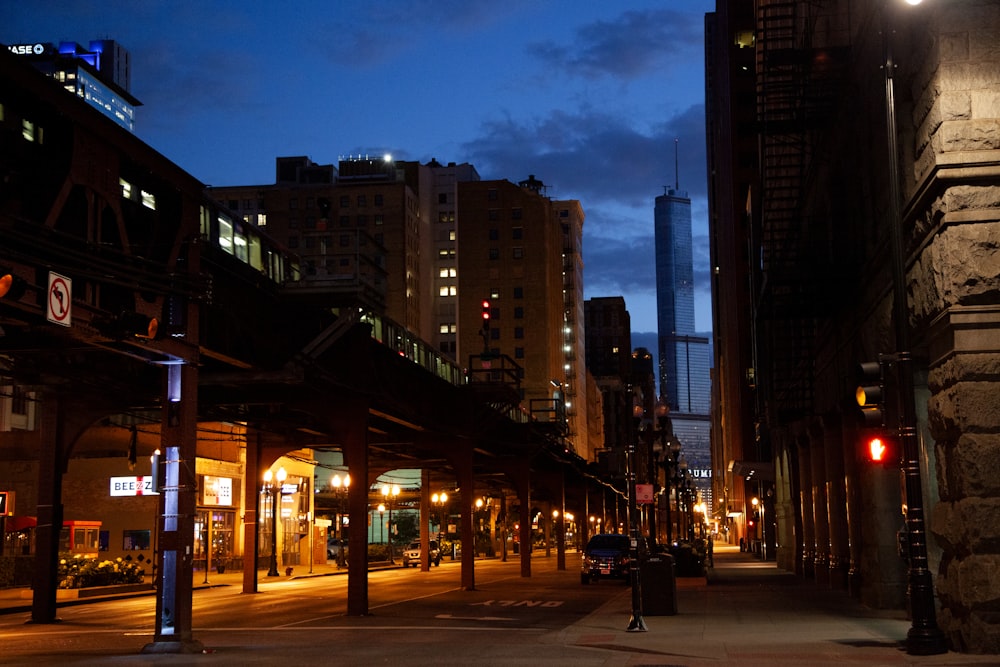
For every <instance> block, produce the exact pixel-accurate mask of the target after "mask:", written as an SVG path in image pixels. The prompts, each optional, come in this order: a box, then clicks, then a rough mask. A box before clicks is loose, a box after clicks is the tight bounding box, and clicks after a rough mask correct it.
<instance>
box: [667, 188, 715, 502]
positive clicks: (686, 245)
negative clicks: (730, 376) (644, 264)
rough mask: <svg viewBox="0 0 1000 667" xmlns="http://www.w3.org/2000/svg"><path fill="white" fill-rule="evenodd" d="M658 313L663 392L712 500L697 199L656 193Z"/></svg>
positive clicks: (677, 432) (673, 192)
mask: <svg viewBox="0 0 1000 667" xmlns="http://www.w3.org/2000/svg"><path fill="white" fill-rule="evenodd" d="M654 223H655V231H656V316H657V318H656V319H657V329H658V331H657V338H658V346H657V347H658V352H659V384H660V395H661V397H662V398H663V399H664V400H665V401H666V403H667V405H668V406H669V408H670V418H671V423H672V425H673V431H674V435H675V436H676V437H677V439H678V440H679V441H680V443H681V447H682V452H683V456H684V457H685V459H686V460H687V462H688V470H690V471H691V474H692V475H693V476H694V478H695V482H696V483H697V485H698V490H699V493H700V494H701V496H702V499H703V500H704V501H705V502H706V503H707V504H708V505H709V506H711V503H712V487H711V477H712V449H711V429H710V417H711V375H710V368H711V362H710V348H709V344H708V337H707V336H705V335H699V334H697V333H696V332H695V321H694V267H693V253H692V245H691V200H690V199H689V198H688V196H687V192H684V191H682V190H679V189H677V188H673V189H668V190H667V191H666V192H665V193H664V194H663V195H660V196H659V197H657V198H656V202H655V208H654Z"/></svg>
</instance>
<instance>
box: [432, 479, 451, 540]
mask: <svg viewBox="0 0 1000 667" xmlns="http://www.w3.org/2000/svg"><path fill="white" fill-rule="evenodd" d="M447 502H448V494H447V493H445V492H444V491H442V492H441V493H434V494H432V495H431V503H433V504H434V506H435V507H437V508H438V549H441V548H442V546H443V545H442V544H441V542H442V541H444V505H445V503H447Z"/></svg>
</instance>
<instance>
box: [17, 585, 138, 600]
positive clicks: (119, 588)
mask: <svg viewBox="0 0 1000 667" xmlns="http://www.w3.org/2000/svg"><path fill="white" fill-rule="evenodd" d="M150 590H153V585H152V584H117V585H114V586H92V587H90V588H57V589H56V600H76V599H78V598H89V597H95V596H98V595H119V594H121V593H139V592H144V591H150ZM34 594H35V592H34V591H33V590H31V589H30V588H27V589H24V590H22V591H21V598H22V599H31V598H32V597H33V596H34Z"/></svg>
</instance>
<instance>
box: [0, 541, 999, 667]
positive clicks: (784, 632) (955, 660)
mask: <svg viewBox="0 0 1000 667" xmlns="http://www.w3.org/2000/svg"><path fill="white" fill-rule="evenodd" d="M578 557H579V556H578V554H576V553H570V554H568V555H567V569H566V570H564V571H558V570H556V559H555V557H554V556H552V557H550V558H545V557H543V556H542V555H539V556H538V557H536V558H534V559H533V561H532V574H533V576H532V577H531V578H530V579H524V578H521V577H520V576H519V567H518V564H517V562H516V561H514V560H510V561H508V562H506V563H503V562H500V561H497V560H486V561H477V562H476V590H474V591H463V590H460V588H459V587H458V581H459V565H458V563H457V562H452V561H447V560H446V561H444V562H443V563H442V565H441V567H438V568H431V570H430V571H429V572H420V571H419V570H417V569H413V568H410V569H402V568H397V569H386V570H381V571H373V572H371V574H370V583H371V586H370V596H369V600H370V608H371V613H370V614H369V615H368V616H365V617H348V616H345V609H346V605H345V587H346V583H347V577H346V576H343V575H338V574H332V575H331V576H301V577H292V578H286V577H281V578H280V579H279V580H268V579H267V577H264V576H262V577H261V584H260V592H259V593H258V594H256V595H249V596H248V595H243V594H241V593H240V592H239V586H238V585H236V583H235V582H236V578H232V579H230V578H229V577H233V576H234V575H229V574H227V575H222V576H212V577H210V578H209V579H210V586H209V587H202V588H199V589H198V590H196V591H195V593H194V603H195V607H194V609H195V616H194V624H193V625H194V637H195V639H196V640H198V641H199V642H201V643H202V644H203V645H204V653H202V654H198V655H146V654H142V653H141V650H142V647H143V646H145V645H146V644H147V643H149V642H150V641H151V639H152V627H153V619H152V614H153V613H154V598H153V596H151V595H145V596H141V597H133V598H128V599H119V600H102V601H97V602H92V603H87V604H77V605H72V606H61V607H60V610H59V616H60V619H61V622H60V623H58V624H54V625H26V624H25V621H26V620H27V619H28V617H29V615H28V614H26V613H23V612H17V613H6V614H3V615H0V646H2V647H3V659H2V662H3V664H10V665H39V664H60V665H190V664H198V665H202V664H203V665H275V664H283V663H288V662H294V663H296V664H334V663H335V664H342V665H377V664H384V665H408V666H416V665H427V664H442V665H476V666H477V667H483V666H489V665H497V666H501V665H503V666H506V665H538V664H550V665H573V666H574V667H590V666H595V667H596V666H599V665H600V666H607V665H686V666H698V665H741V666H751V667H752V666H754V665H769V666H772V665H789V666H791V665H796V666H802V665H809V666H816V665H837V666H838V667H843V665H851V664H857V665H866V666H867V665H928V666H931V665H996V664H997V661H996V656H975V655H963V654H958V653H947V654H945V655H938V656H911V655H908V654H907V653H906V652H905V650H904V649H903V648H902V642H903V640H904V639H905V637H906V632H907V630H908V629H909V626H910V624H909V622H908V621H907V620H906V618H905V614H903V613H902V612H899V611H877V610H871V609H866V608H863V607H861V606H860V605H858V604H857V603H856V602H855V601H854V600H852V599H851V598H850V597H848V596H847V594H846V593H845V592H843V591H831V590H829V589H827V588H823V587H818V586H816V585H815V584H814V583H812V582H809V581H804V580H802V579H800V578H799V577H796V576H795V575H792V574H789V573H787V572H782V571H779V570H777V569H775V567H774V565H773V563H761V562H760V561H757V560H755V559H754V558H753V557H752V556H751V555H749V554H744V553H741V552H739V551H738V550H736V549H734V548H732V547H725V546H720V547H717V548H716V567H715V568H714V569H713V570H712V571H711V572H710V573H709V577H708V579H707V581H706V580H705V579H680V580H678V582H677V602H678V605H677V606H678V614H677V615H672V616H648V615H647V616H645V617H644V620H645V624H646V626H647V631H646V632H626V627H627V625H628V621H629V617H630V611H631V606H630V605H631V595H630V588H629V587H628V586H626V585H623V584H622V583H621V582H617V581H601V582H599V583H592V584H590V585H588V586H583V585H581V584H580V577H579V572H578V570H577V558H578ZM333 571H334V572H335V570H333ZM328 572H329V570H328ZM202 576H204V575H203V574H202ZM229 582H233V583H229ZM196 584H198V585H199V586H203V585H204V584H203V581H202V580H199V579H196Z"/></svg>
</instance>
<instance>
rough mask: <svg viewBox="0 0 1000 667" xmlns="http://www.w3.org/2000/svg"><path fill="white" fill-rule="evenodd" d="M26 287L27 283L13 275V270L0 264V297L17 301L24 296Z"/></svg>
mask: <svg viewBox="0 0 1000 667" xmlns="http://www.w3.org/2000/svg"><path fill="white" fill-rule="evenodd" d="M27 287H28V284H27V283H26V282H24V280H22V279H21V278H19V277H17V276H16V275H14V272H13V271H11V270H10V269H8V268H7V267H5V266H0V299H7V300H9V301H17V300H18V299H20V298H21V297H22V296H24V291H25V289H27Z"/></svg>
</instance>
